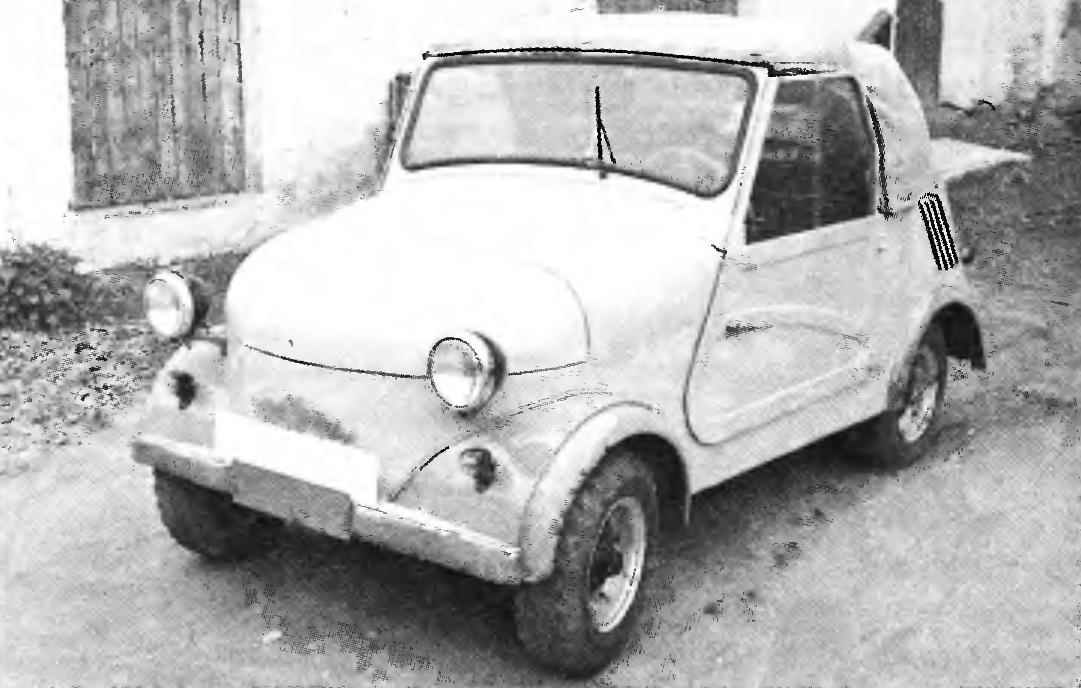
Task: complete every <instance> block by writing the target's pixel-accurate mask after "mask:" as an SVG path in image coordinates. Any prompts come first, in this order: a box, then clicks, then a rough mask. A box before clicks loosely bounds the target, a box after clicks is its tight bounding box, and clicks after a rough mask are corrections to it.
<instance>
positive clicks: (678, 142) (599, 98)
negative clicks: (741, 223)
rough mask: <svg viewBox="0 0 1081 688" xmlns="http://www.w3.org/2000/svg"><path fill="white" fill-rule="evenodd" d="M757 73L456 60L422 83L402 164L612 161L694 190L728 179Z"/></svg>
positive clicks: (714, 188)
mask: <svg viewBox="0 0 1081 688" xmlns="http://www.w3.org/2000/svg"><path fill="white" fill-rule="evenodd" d="M750 92H751V80H750V79H749V78H748V77H746V76H744V75H743V74H742V73H739V72H735V71H719V70H718V69H717V68H716V66H715V65H710V69H704V68H703V67H702V66H701V65H691V66H675V65H673V64H672V63H670V62H668V63H664V64H641V63H638V64H628V63H626V62H623V63H620V62H613V61H603V60H597V61H581V60H580V59H579V60H577V61H573V62H572V61H566V60H563V61H555V60H552V59H551V58H549V59H547V60H545V59H543V58H536V59H526V58H522V59H516V60H513V61H507V60H502V61H498V62H495V61H489V62H466V63H448V64H445V65H440V66H438V67H435V68H434V69H433V70H432V71H431V72H430V73H429V75H428V78H427V79H426V80H425V83H424V84H423V85H422V86H421V92H420V96H419V99H418V103H419V104H418V106H417V109H416V114H415V115H414V121H413V124H412V126H411V128H410V130H409V131H408V132H407V134H406V139H405V142H404V145H403V148H402V162H403V164H404V165H405V167H407V168H409V169H418V168H422V167H431V166H436V165H454V164H483V163H535V164H553V165H571V166H579V167H583V168H601V169H604V170H607V171H611V172H617V173H622V174H628V175H633V176H638V177H644V178H647V179H652V180H655V181H658V182H661V183H665V184H669V185H672V186H675V187H678V188H681V189H684V190H686V191H690V192H692V193H695V194H699V195H703V196H708V195H715V194H717V193H720V192H721V191H722V190H723V189H724V188H725V186H727V184H728V181H729V178H730V177H731V175H732V171H733V167H734V165H735V157H736V154H737V152H738V149H739V143H740V139H741V132H742V129H743V127H742V124H743V120H744V111H745V110H746V108H747V102H748V100H749V97H750Z"/></svg>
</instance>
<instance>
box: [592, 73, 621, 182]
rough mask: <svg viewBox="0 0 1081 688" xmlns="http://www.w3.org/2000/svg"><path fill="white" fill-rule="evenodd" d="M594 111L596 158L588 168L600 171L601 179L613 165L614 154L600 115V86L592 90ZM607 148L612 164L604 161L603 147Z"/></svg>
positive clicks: (614, 161) (614, 160)
mask: <svg viewBox="0 0 1081 688" xmlns="http://www.w3.org/2000/svg"><path fill="white" fill-rule="evenodd" d="M593 94H594V102H595V105H596V107H595V112H596V122H595V124H596V127H597V160H596V162H595V163H594V164H593V165H591V166H590V169H596V170H597V171H598V172H599V173H600V177H601V179H604V178H605V177H607V176H608V170H609V169H611V168H612V167H615V164H616V154H615V152H614V151H612V142H611V141H610V140H609V139H608V130H607V129H605V128H604V119H603V118H602V117H601V87H600V86H597V88H596V89H595V90H594V92H593ZM605 147H607V148H608V157H609V158H610V159H611V161H612V164H611V165H609V164H608V163H606V162H605V161H604V149H605Z"/></svg>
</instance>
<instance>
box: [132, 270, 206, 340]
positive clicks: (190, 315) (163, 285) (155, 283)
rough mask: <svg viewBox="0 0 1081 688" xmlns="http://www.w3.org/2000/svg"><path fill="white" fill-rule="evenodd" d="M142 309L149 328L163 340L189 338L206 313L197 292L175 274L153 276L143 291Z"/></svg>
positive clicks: (186, 281)
mask: <svg viewBox="0 0 1081 688" xmlns="http://www.w3.org/2000/svg"><path fill="white" fill-rule="evenodd" d="M143 309H144V310H145V312H146V319H147V321H149V322H150V327H152V328H153V329H154V331H155V332H157V333H158V334H159V335H160V336H162V337H165V338H166V339H177V338H179V337H184V336H187V335H189V334H191V332H192V330H194V329H195V326H196V325H198V324H199V320H200V319H201V318H202V317H203V316H204V315H205V313H206V303H205V299H203V298H202V297H201V290H199V289H198V287H197V285H193V284H191V283H190V282H189V281H188V280H187V279H185V278H184V277H182V276H181V275H180V274H179V273H177V272H172V271H162V272H159V273H158V274H156V275H154V277H153V278H151V280H150V281H149V282H148V283H147V285H146V289H145V290H143Z"/></svg>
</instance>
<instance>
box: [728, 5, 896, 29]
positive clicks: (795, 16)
mask: <svg viewBox="0 0 1081 688" xmlns="http://www.w3.org/2000/svg"><path fill="white" fill-rule="evenodd" d="M896 7H897V0H803V1H801V2H793V0H740V4H739V13H740V14H741V15H743V16H758V17H766V18H768V17H779V18H783V19H786V20H788V21H797V22H803V23H804V24H805V25H806V26H807V27H808V30H809V31H821V32H827V34H831V33H839V34H844V35H850V36H855V35H857V34H859V32H860V31H861V30H862V29H863V28H864V27H865V26H866V25H867V23H868V22H869V21H871V18H872V17H874V15H875V13H876V12H878V11H879V10H882V9H884V10H888V11H890V12H894V11H895V10H896Z"/></svg>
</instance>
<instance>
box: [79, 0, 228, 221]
mask: <svg viewBox="0 0 1081 688" xmlns="http://www.w3.org/2000/svg"><path fill="white" fill-rule="evenodd" d="M238 2H239V0H64V22H65V27H66V31H67V58H68V73H69V85H70V95H71V113H72V152H73V155H74V161H75V189H74V200H73V206H75V207H86V206H109V205H120V204H126V203H140V202H146V201H154V200H164V199H173V198H186V197H191V196H199V195H209V194H217V193H224V192H233V191H240V190H242V189H243V186H244V178H245V175H244V146H243V131H244V130H243V124H242V120H243V98H242V91H241V85H242V82H243V71H242V63H241V58H242V53H241V46H240V17H239V5H238Z"/></svg>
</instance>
